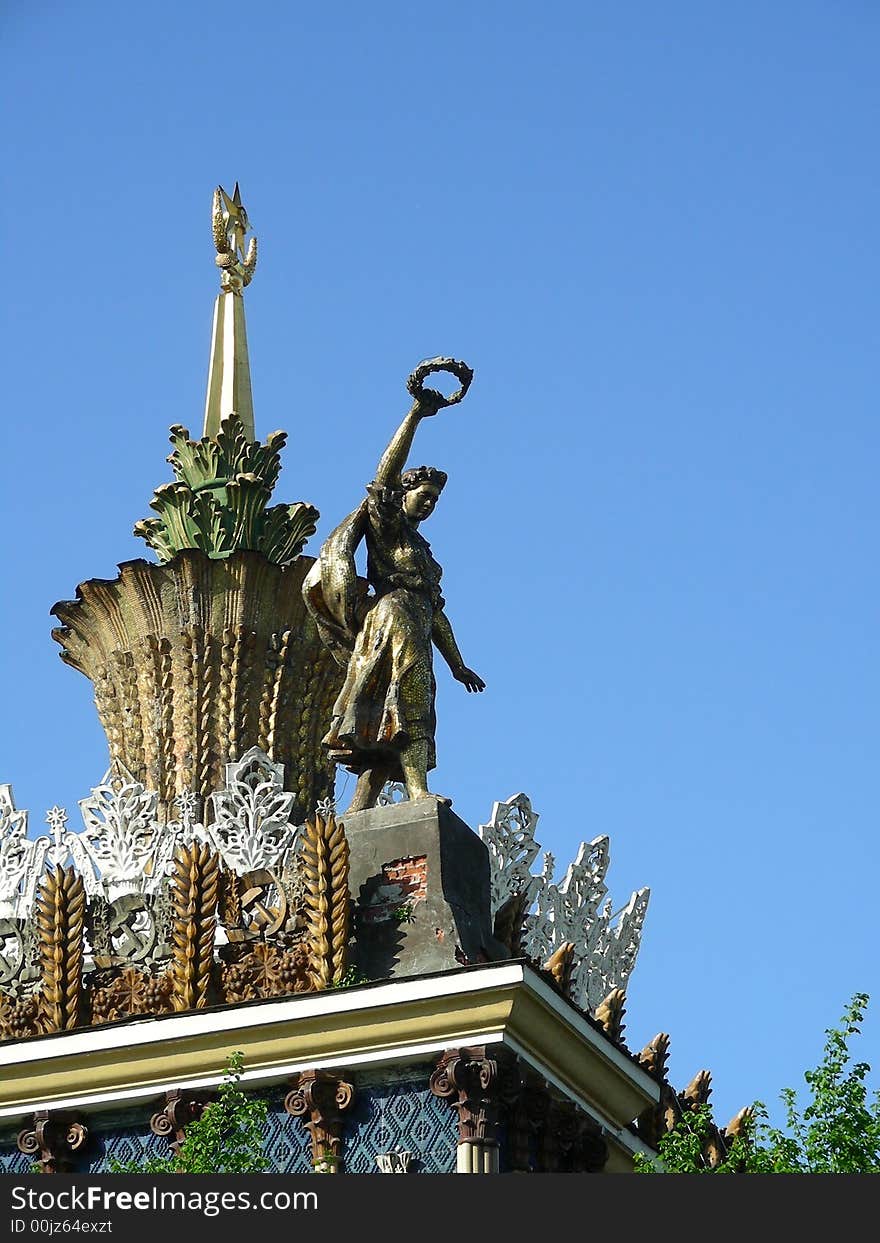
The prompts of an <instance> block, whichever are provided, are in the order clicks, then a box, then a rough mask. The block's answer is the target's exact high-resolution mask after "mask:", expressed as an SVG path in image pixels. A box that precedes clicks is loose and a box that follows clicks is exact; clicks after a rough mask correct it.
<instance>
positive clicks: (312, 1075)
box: [284, 1070, 354, 1174]
mask: <svg viewBox="0 0 880 1243" xmlns="http://www.w3.org/2000/svg"><path fill="white" fill-rule="evenodd" d="M291 1085H292V1086H291V1090H290V1092H288V1094H287V1096H286V1097H285V1098H284V1108H285V1109H286V1110H287V1112H288V1113H289V1114H290V1115H291V1117H293V1118H300V1119H302V1123H303V1126H304V1127H305V1128H306V1130H307V1131H308V1132H309V1135H310V1136H311V1140H312V1167H313V1169H314V1171H315V1173H316V1174H338V1173H339V1172H340V1166H341V1162H342V1123H343V1114H344V1113H345V1111H346V1110H347V1109H348V1108H349V1106H350V1105H351V1103H352V1101H353V1100H354V1086H353V1084H350V1083H346V1082H345V1080H344V1079H340V1078H339V1077H338V1076H337V1075H334V1074H333V1073H332V1072H330V1071H324V1070H304V1071H302V1072H301V1073H300V1074H297V1075H294V1076H293V1079H292V1080H291Z"/></svg>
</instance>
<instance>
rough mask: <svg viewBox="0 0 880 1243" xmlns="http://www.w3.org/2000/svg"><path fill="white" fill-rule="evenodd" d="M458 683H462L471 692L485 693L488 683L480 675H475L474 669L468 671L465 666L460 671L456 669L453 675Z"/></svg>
mask: <svg viewBox="0 0 880 1243" xmlns="http://www.w3.org/2000/svg"><path fill="white" fill-rule="evenodd" d="M452 676H453V677H454V678H455V680H456V682H461V684H462V685H463V686H465V687H466V688H467V689H468V690H469V691H484V690H485V689H486V683H485V682H484V681H483V679H482V678H481V677H480V675H479V674H478V673H474V671H473V669H467V668H466V667H465V666H464V665H462V667H461V668H460V669H456V670H455V672H454V673H453V675H452Z"/></svg>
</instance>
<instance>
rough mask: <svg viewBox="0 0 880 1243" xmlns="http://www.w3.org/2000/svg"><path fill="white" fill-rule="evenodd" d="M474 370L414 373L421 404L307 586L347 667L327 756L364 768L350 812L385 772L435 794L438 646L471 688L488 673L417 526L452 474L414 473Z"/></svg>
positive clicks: (443, 367)
mask: <svg viewBox="0 0 880 1243" xmlns="http://www.w3.org/2000/svg"><path fill="white" fill-rule="evenodd" d="M438 371H445V372H449V373H450V374H452V375H454V376H455V377H456V379H457V380H458V382H459V387H458V388H457V389H456V391H455V392H453V393H452V394H451V395H450V396H448V397H447V396H446V395H445V394H443V393H441V392H439V391H438V390H437V389H432V388H425V380H426V379H427V377H428V376H429V375H431V374H432V373H434V372H438ZM472 379H473V372H472V370H471V369H470V367H468V366H467V364H466V363H463V362H459V361H458V360H457V359H454V358H432V359H429V360H428V361H426V362H423V363H420V364H419V366H418V367H416V369H415V371H413V373H412V375H410V377H409V379H408V380H407V388H408V390H409V392H410V394H411V395H412V398H413V404H412V406H411V407H410V409H409V411H408V412H407V414H406V416H405V417H404V419H403V422H402V423H401V424H400V426H399V427H398V429H397V431H396V432H395V433H394V435H393V436H392V438H391V441H390V442H389V444H388V447H387V449H386V450H385V452H384V453H383V454H382V457H381V459H380V461H379V465H378V467H377V470H376V474H375V476H374V479H373V482H372V483H371V484H369V485H368V487H367V498H366V500H364V501H362V502H361V504H360V505H359V506H358V508H357V509H356V510H354V511H353V512H352V513H351V514H349V516H348V517H347V518H346V519H345V520H344V521H343V522H342V523H340V525H339V526H338V527H337V528H336V530H335V531H333V533H332V534H331V535H330V536H329V537H328V539H327V540H326V541H325V543H324V545H323V546H322V548H321V553H320V556H319V559H318V561H317V562H316V563H315V566H314V567H313V568H312V570H311V571H310V572H309V575H308V576H307V578H306V581H305V584H304V594H305V599H306V603H307V604H308V606H309V609H310V611H311V612H312V615H313V616H314V618H315V621H316V622H317V624H318V629H319V631H320V633H321V635H322V638H324V640H325V642H326V643H327V644H328V645H329V646H330V647H331V648H332V650H333V652H334V655H335V656H336V658H337V660H339V662H340V664H343V665H344V666H345V670H346V674H345V681H344V684H343V687H342V690H341V691H340V693H339V696H338V698H337V700H336V703H335V704H334V707H333V719H332V722H331V726H330V729H329V731H328V733H327V735H326V736H325V738H324V745H325V746H326V748H327V750H328V753H329V755H330V756H331V757H332V758H333V759H335V760H336V761H337V763H340V764H343V765H344V766H345V767H346V768H348V769H349V771H351V772H355V773H357V774H358V784H357V788H356V790H355V796H354V799H353V801H352V804H351V806H350V807H349V809H348V810H349V813H350V812H352V811H359V810H362V809H363V808H366V807H372V806H374V805H375V803H376V799H377V797H378V795H379V793H380V792H381V790H382V787H383V786H384V785H385V783H386V782H387V781H402V782H404V783H405V784H406V788H407V792H408V794H409V797H410V798H411V799H417V798H426V797H429V794H428V787H427V774H428V772H429V771H430V769H432V768H434V766H435V748H434V732H435V725H436V718H435V714H434V692H435V683H434V673H433V662H432V645H433V644H436V646H437V649H438V651H440V653H441V655H442V656H443V657H444V659H445V660H446V662H447V664H448V665H449V667H450V669H451V670H452V674H453V676H454V677H455V678H456V679H457V680H458V681H459V682H461V683H462V684H463V685H464V686H465V687H466V688H467V690H469V691H481V690H482V689H483V687H484V685H485V683H484V682H483V680H482V678H480V677H479V675H478V674H475V673H474V672H473V670H471V669H468V668H467V667H466V666H465V664H464V661H463V660H462V658H461V655H460V653H459V651H458V647H457V645H456V642H455V638H454V636H453V633H452V627H451V626H450V624H449V621H448V618H447V617H446V614H445V612H444V601H443V597H442V595H441V593H440V579H441V576H442V573H443V571H442V569H441V567H440V565H439V564H438V562H437V561H435V559H434V557H433V555H432V553H431V548H430V545H429V544H428V543H427V541H426V540H425V539H424V538H423V537H422V535H421V534H420V533H419V531H418V527H419V524H420V523H421V522H423V521H424V520H425V519H426V518H427V517H429V516H430V514H431V513H432V512H433V510H434V507H435V505H436V504H437V500H438V498H439V496H440V492H441V491H442V489H443V486H444V484H445V483H446V474H445V473H444V472H443V471H441V470H437V469H436V468H435V467H433V466H418V467H416V468H415V469H410V470H404V467H405V466H406V460H407V457H408V456H409V452H410V450H411V448H412V443H413V438H414V436H415V432H416V428H417V427H418V425H419V423H420V421H421V420H422V419H423V418H427V417H429V416H431V415H434V414H436V413H437V412H438V411H439V410H442V409H443V408H444V407H446V406H452V405H456V404H457V403H458V402H460V401H461V400H462V398H463V397H464V395H465V394H466V393H467V391H468V388H469V387H470V383H471V380H472ZM361 539H365V540H366V545H367V578H368V581H369V585H370V587H371V588H372V590H373V594H372V595H370V596H368V597H366V599H364V598H363V596H362V595H361V596H360V597H359V596H358V590H357V584H358V579H357V575H356V571H355V568H354V552H355V550H356V548H357V545H358V544H359V543H360V541H361Z"/></svg>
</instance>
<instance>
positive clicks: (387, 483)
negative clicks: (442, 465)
mask: <svg viewBox="0 0 880 1243" xmlns="http://www.w3.org/2000/svg"><path fill="white" fill-rule="evenodd" d="M437 371H446V372H448V373H449V374H450V375H454V376H455V378H456V379H457V380H458V383H459V387H458V388H457V389H456V390H455V392H454V393H452V394H451V395H450V396H449V397H446V396H445V395H444V394H443V393H441V392H440V391H439V389H436V388H425V380H426V379H427V378H428V376H429V375H432V374H433V373H434V372H437ZM473 378H474V373H473V371H472V370H471V368H470V367H469V366H468V365H467V363H463V362H459V360H458V359H456V358H429V359H428V360H427V361H426V362H423V363H419V365H418V367H416V369H415V371H413V373H412V374H411V375H410V377H409V378H408V380H407V382H406V387H407V389H408V390H409V392H410V393H411V394H412V398H413V404H412V406H411V407H410V409H409V411H408V412H407V414H406V417H405V418H404V420H403V422H402V423H401V425H400V427H398V429H397V431H396V432H395V433H394V435H393V436H392V438H391V443H390V444H389V445H388V448H387V449H386V450H385V452H384V453H383V454H382V458H381V461H380V462H379V465H378V466H377V467H376V483H377V484H378V485H379V487H381V488H399V487H400V476H401V474H402V473H403V468H404V466H405V465H406V459H407V458H408V457H409V451H410V449H411V448H412V442H413V437H414V436H415V434H416V428H417V427H418V425H419V423H420V421H421V420H422V419H426V418H430V416H431V415H433V414H436V413H437V411H438V410H442V409H444V407H446V406H455V405H457V404H458V402H460V401H461V399H462V398H463V397H464V395H465V393H466V392H467V391H468V389H469V388H470V386H471V380H472V379H473Z"/></svg>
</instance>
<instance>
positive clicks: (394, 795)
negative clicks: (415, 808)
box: [376, 781, 409, 807]
mask: <svg viewBox="0 0 880 1243" xmlns="http://www.w3.org/2000/svg"><path fill="white" fill-rule="evenodd" d="M408 801H409V795H408V794H407V792H406V786H405V785H404V783H403V782H402V781H386V782H385V784H384V785H383V787H382V789H381V790H380V791H379V793H378V794H377V796H376V806H377V807H395V806H396V805H397V804H398V803H406V802H408Z"/></svg>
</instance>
